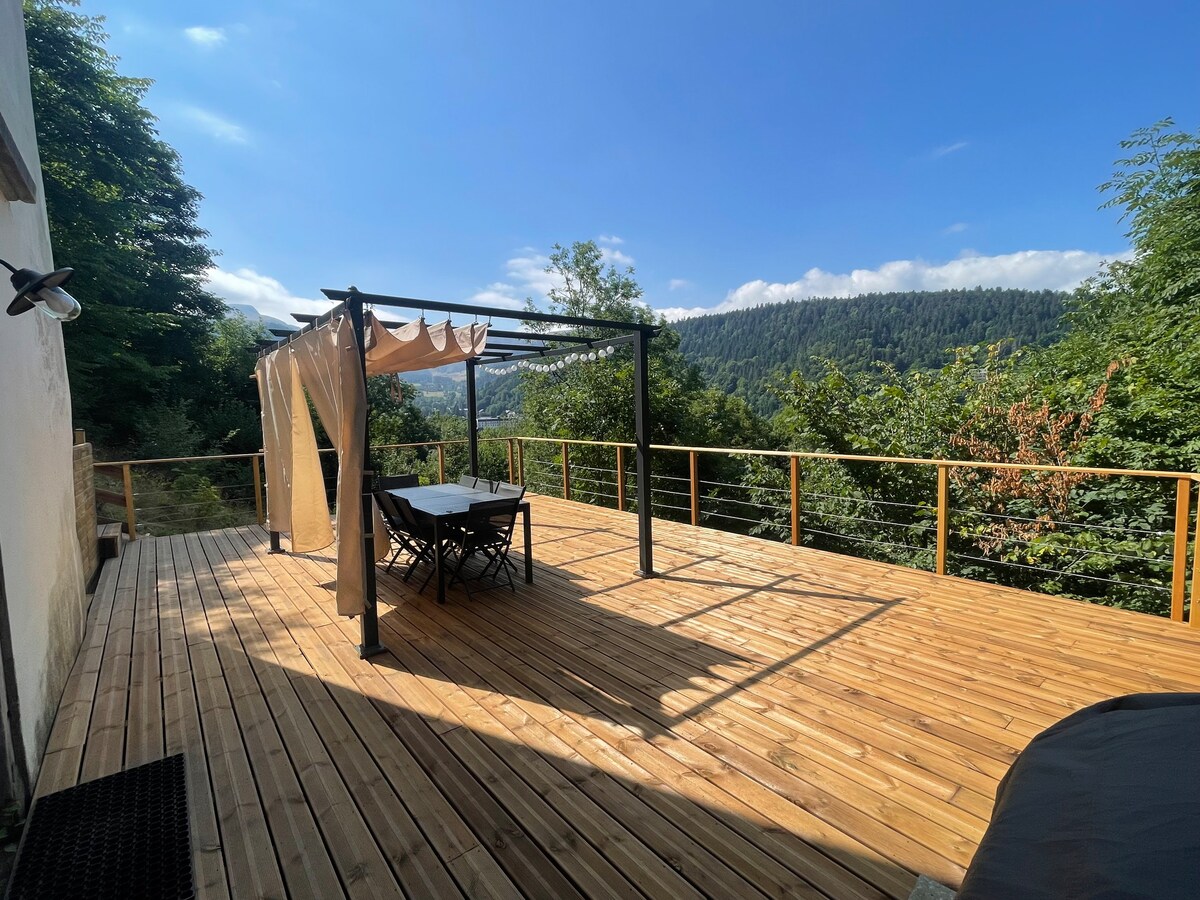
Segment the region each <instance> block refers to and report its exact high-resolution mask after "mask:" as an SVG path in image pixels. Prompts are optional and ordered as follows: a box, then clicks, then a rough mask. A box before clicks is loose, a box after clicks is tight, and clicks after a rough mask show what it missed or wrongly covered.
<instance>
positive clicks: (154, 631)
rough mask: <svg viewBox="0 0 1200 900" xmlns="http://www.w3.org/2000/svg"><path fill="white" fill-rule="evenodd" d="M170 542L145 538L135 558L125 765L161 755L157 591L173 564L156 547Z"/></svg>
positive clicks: (158, 547)
mask: <svg viewBox="0 0 1200 900" xmlns="http://www.w3.org/2000/svg"><path fill="white" fill-rule="evenodd" d="M160 548H162V549H163V550H164V551H166V552H167V553H168V554H169V553H170V544H169V542H166V541H160V540H158V539H154V538H146V539H145V543H144V545H143V547H142V553H141V558H140V560H139V561H138V575H137V585H136V593H135V597H134V603H135V606H134V612H133V645H132V649H131V653H132V656H131V659H130V667H129V712H128V716H129V724H128V727H127V735H128V736H127V740H126V744H125V768H127V769H129V768H132V767H133V766H140V765H142V764H143V763H148V762H151V761H153V760H156V759H162V757H163V700H162V653H161V650H160V648H159V643H158V642H159V633H160V632H159V626H158V592H159V590H160V588H162V587H163V580H164V578H170V579H172V580H173V579H174V566H173V565H170V563H169V562H168V565H167V566H164V567H160V566H159V564H158V556H157V555H158V553H159V549H160Z"/></svg>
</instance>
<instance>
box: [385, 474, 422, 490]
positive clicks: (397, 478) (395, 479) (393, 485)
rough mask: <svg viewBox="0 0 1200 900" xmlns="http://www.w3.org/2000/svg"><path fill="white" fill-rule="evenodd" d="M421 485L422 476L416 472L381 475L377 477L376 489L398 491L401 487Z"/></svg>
mask: <svg viewBox="0 0 1200 900" xmlns="http://www.w3.org/2000/svg"><path fill="white" fill-rule="evenodd" d="M420 486H421V476H420V475H416V474H408V475H380V476H379V477H378V478H376V479H375V490H377V491H397V490H399V489H400V488H410V487H420Z"/></svg>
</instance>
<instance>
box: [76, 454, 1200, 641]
mask: <svg viewBox="0 0 1200 900" xmlns="http://www.w3.org/2000/svg"><path fill="white" fill-rule="evenodd" d="M500 441H503V442H506V443H507V445H508V466H509V478H510V480H511V479H513V478H514V476H515V477H516V478H518V479H519V480H520V482H521V483H522V484H524V483H525V452H524V451H525V442H526V441H532V442H535V443H554V444H558V445H559V447H560V451H561V453H562V462H563V495H564V496H565V497H567V498H568V499H570V497H571V493H572V492H571V474H570V461H569V455H570V450H569V448H570V446H571V445H578V446H591V447H614V448H616V451H617V476H616V477H617V498H616V500H617V506H618V508H620V509H624V507H625V484H624V462H625V460H624V455H625V451H626V450H629V449H636V446H637V445H636V444H632V443H627V442H624V441H593V440H584V439H580V438H555V437H536V436H511V437H510V436H498V437H484V438H480V443H494V442H500ZM514 442H515V448H516V459H515V460H514V459H513V448H514ZM465 443H467V440H466V439H465V438H450V439H447V440H438V441H416V442H413V443H406V444H377V445H373V447H372V449H376V450H399V449H408V448H418V447H436V448H437V455H438V460H437V462H438V480H439V481H441V482H445V480H446V447H447V446H450V445H454V444H465ZM651 449H652V450H656V451H659V452H665V453H687V454H688V455H689V460H688V467H689V473H690V478H689V481H690V488H691V490H690V499H691V504H690V509H689V510H688V512H690V513H691V521H692V523H693V524H697V525H698V524H699V522H700V517H701V510H700V501H701V499H702V495H701V491H700V477H699V457H700V454H704V453H721V454H726V455H732V456H758V457H776V458H786V459H788V461H789V468H790V470H791V471H790V475H791V479H790V480H791V488H792V489H791V495H792V496H791V501H792V502H791V506H792V509H791V513H792V516H791V518H792V521H791V526H792V527H791V532H792V534H791V538H792V543H793V544H799V543H800V495H801V492H800V490H799V461H800V460H802V459H818V460H829V461H834V462H849V463H882V464H891V465H916V466H935V467H936V469H937V505H936V511H937V520H936V521H937V524H936V548H935V563H934V571H935V572H937V573H939V574H945V573H946V571H947V560H948V557H949V556H950V553H949V537H950V496H949V494H950V472H951V470H952V469H997V470H1017V471H1022V472H1053V473H1065V474H1072V475H1085V476H1098V477H1117V478H1120V477H1126V478H1157V479H1164V478H1169V479H1173V480H1175V482H1176V503H1175V529H1174V542H1173V555H1172V577H1171V618H1172V619H1174V620H1176V621H1183V620H1184V619H1185V618H1187V620H1188V621H1189V624H1190V625H1191V626H1192V627H1196V628H1200V596H1198V592H1200V550H1198V551H1197V552H1196V553H1195V555H1194V559H1193V564H1192V572H1191V579H1190V581H1191V585H1190V590H1189V585H1188V581H1189V579H1188V574H1189V573H1188V571H1187V569H1188V566H1187V552H1188V548H1189V546H1190V545H1192V543H1193V540H1194V536H1193V535H1190V534H1189V525H1190V520H1191V494H1192V486H1193V485H1194V484H1196V483H1198V482H1200V473H1197V472H1172V471H1161V470H1155V469H1114V468H1107V467H1092V466H1059V465H1047V464H1024V463H1014V462H990V461H985V460H969V459H934V458H922V457H905V456H873V455H858V454H853V453H822V452H814V451H802V450H759V449H754V448H746V447H691V446H677V445H672V444H652V445H651ZM318 452H321V453H332V452H334V451H333V449H332V448H322V449H321V450H320V451H318ZM262 456H263V452H262V451H259V452H257V453H229V454H218V455H214V456H179V457H165V458H158V459H127V460H100V461H96V462H95V463H93V466H94V468H95V469H96V470H108V469H111V470H117V471H119V472H120V474H121V478H122V481H123V488H124V492H123V499H124V501H125V508H126V509H125V512H126V526H127V528H128V530H129V535H130V538H131V539H136V537H137V519H136V516H135V512H134V507H133V501H134V496H133V478H132V471H131V467H132V466H144V465H156V464H162V465H165V464H171V463H185V462H215V461H220V460H239V459H250V460H253V465H254V475H255V500H256V512H257V513H258V517H259V521H260V522H261V521H262V512H261V510H262V500H261V491H262V485H261V479H260V476H259V474H258V466H259V460H260V458H261V457H262ZM268 487H269V485H268ZM1197 530H1198V532H1200V525H1198V527H1197ZM1189 599H1191V600H1192V603H1191V610H1190V611H1188V601H1189ZM1185 612H1187V615H1186V616H1185Z"/></svg>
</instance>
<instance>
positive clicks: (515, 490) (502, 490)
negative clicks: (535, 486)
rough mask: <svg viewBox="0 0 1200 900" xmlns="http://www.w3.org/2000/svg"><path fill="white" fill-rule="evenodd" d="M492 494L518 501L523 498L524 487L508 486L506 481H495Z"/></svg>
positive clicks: (519, 485) (518, 485) (520, 485)
mask: <svg viewBox="0 0 1200 900" xmlns="http://www.w3.org/2000/svg"><path fill="white" fill-rule="evenodd" d="M492 493H493V494H498V495H499V496H501V497H516V498H517V499H518V500H520V499H521V498H522V497H524V496H525V485H523V484H510V483H509V482H507V481H497V482H496V485H495V487H493V488H492Z"/></svg>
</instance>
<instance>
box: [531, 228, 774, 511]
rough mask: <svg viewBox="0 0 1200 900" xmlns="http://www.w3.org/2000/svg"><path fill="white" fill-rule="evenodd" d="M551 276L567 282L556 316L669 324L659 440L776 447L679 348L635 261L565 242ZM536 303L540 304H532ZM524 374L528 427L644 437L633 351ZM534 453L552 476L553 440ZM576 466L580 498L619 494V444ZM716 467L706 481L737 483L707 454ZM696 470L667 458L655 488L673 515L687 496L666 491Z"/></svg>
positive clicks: (657, 401)
mask: <svg viewBox="0 0 1200 900" xmlns="http://www.w3.org/2000/svg"><path fill="white" fill-rule="evenodd" d="M546 272H547V273H548V274H550V275H552V276H554V277H555V279H556V281H557V282H558V286H556V287H555V288H553V289H552V290H551V291H550V294H549V300H550V309H551V310H552V311H553V312H556V313H561V314H563V315H570V316H580V317H592V318H603V319H609V320H613V321H621V322H637V323H643V324H651V323H653V324H658V325H660V326H661V328H662V330H661V331H660V333H659V335H658V336H657V337H656V338H654V340H652V341H651V342H650V365H649V371H648V375H649V387H650V408H651V417H650V418H651V433H650V438H651V440H652V441H653V442H654V443H658V444H681V445H687V444H706V445H708V446H716V447H762V446H769V445H770V444H771V442H772V435H771V432H770V429H769V427H768V426H767V424H766V423H765V422H764V421H763V420H762V419H760V418H759V417H758V416H756V415H755V414H754V413H753V412H752V411H751V410H750V408H749V407H748V406H747V405H746V403H745V401H743V400H741V399H740V398H736V397H731V396H728V395H727V394H725V393H724V392H722V391H718V390H715V389H712V388H710V387H709V386H708V385H707V384H706V382H705V381H704V378H703V376H701V374H700V372H699V370H698V369H697V368H696V367H695V366H693V365H691V364H689V363H688V362H687V360H686V359H685V358H684V356H683V354H682V353H680V351H679V335H678V333H677V332H676V331H675V330H674V329H673V328H671V327H670V326H669V325H668V324H667V323H666V322H665V321H662V320H661V318H660V317H658V316H656V315H655V314H654V313H653V312H652V311H651V310H650V308H649V307H648V306H646V305H645V304H644V303H643V302H642V301H641V297H642V289H641V287H640V286H639V285H638V283H637V281H636V279H635V277H634V270H633V268H632V267H627V268H625V269H624V271H618V270H617V268H616V267H615V266H612V265H607V266H606V265H605V262H604V257H603V253H602V251H601V250H600V248H599V247H597V246H596V244H595V243H594V242H593V241H580V242H576V243H574V244H572V245H571V247H570V248H566V247H563V246H561V245H557V244H556V245H555V247H554V251H553V252H552V253H551V255H550V263H549V265H548V266H547V267H546ZM529 306H530V308H531V309H532V308H533V303H532V301H529ZM530 327H532V328H534V329H535V330H541V331H542V332H543V333H544V335H545V337H546V339H547V340H548V341H550V342H553V340H554V334H555V332H551V331H550V330H549V329H547V328H546V327H545V326H544V325H543V326H539V325H538V324H537V323H530ZM558 333H561V332H558ZM571 333H572V334H573V335H574V336H581V337H591V338H598V339H602V338H604V337H606V336H607V337H611V336H612V334H611V332H606V331H588V330H586V329H572V331H571ZM520 378H521V383H522V393H523V407H522V408H523V415H524V425H525V429H526V430H527V431H528V432H531V433H532V434H534V435H541V436H546V437H558V438H575V439H584V440H595V441H623V442H630V441H632V440H633V439H634V413H633V398H634V384H633V358H632V355H631V353H630V351H629V350H628V349H620V350H618V352H617V353H615V354H614V355H613V356H611V357H609V358H608V359H607V360H603V361H597V362H593V363H589V364H583V365H572V366H568V367H567V368H566V369H563V370H560V371H557V372H553V373H550V374H538V373H529V372H527V373H524V374H522V375H521V376H520ZM531 449H532V451H533V452H532V453H531V455H530V456H527V459H528V460H529V462H530V465H531V472H534V473H536V472H537V471H538V466H539V465H541V466H543V467H544V470H545V471H547V472H548V471H549V469H548V468H545V467H551V465H552V464H551V462H550V460H549V459H548V458H547V459H543V458H541V457H544V456H545V455H546V453H547V452H548V450H547V448H546V447H545V446H543V447H542V448H541V450H542V452H541V453H540V454H539V452H538V450H537V448H531ZM572 462H573V464H575V465H577V466H578V468H579V474H578V478H577V480H576V482H575V485H576V488H577V491H576V493H577V496H579V497H580V499H588V498H591V499H595V500H601V501H604V500H605V499H606V498H611V496H612V495H613V494H614V493H615V491H614V489H613V483H612V481H611V479H612V477H613V476H612V472H611V470H612V468H613V459H612V451H611V450H605V449H599V448H597V449H591V448H583V447H580V448H577V449H576V450H575V451H574V455H573V456H572ZM706 465H708V469H707V471H706V472H705V475H704V478H705V480H707V481H710V482H714V483H715V482H722V481H727V480H728V478H727V477H724V475H726V474H728V472H727V470H729V469H730V466H735V464H733V463H732V462H731V461H729V460H717V461H710V460H706ZM735 467H736V466H735ZM605 470H608V474H605ZM589 473H590V474H589ZM686 474H687V458H686V456H685V455H683V454H665V453H660V454H658V455H657V458H656V461H655V469H654V475H655V477H656V484H655V489H656V490H662V491H663V492H664V498H663V503H664V507H663V511H664V512H667V513H669V512H670V510H669V507H670V506H672V505H678V500H677V499H676V500H671V499H669V495H666V494H665V492H666V491H667V490H670V489H671V488H669V486H668V483H667V482H669V481H670V480H671V479H676V478H680V477H683V476H685V475H686ZM547 477H548V476H547Z"/></svg>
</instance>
